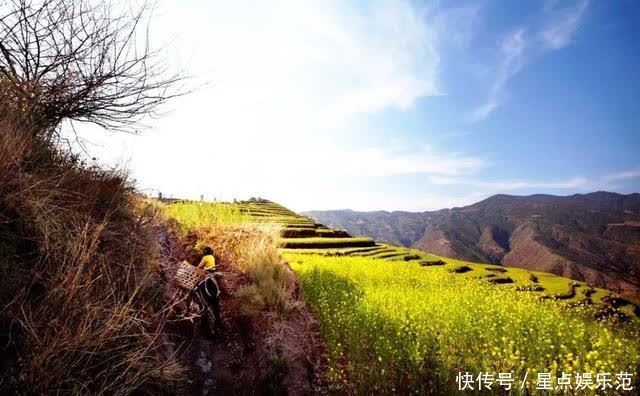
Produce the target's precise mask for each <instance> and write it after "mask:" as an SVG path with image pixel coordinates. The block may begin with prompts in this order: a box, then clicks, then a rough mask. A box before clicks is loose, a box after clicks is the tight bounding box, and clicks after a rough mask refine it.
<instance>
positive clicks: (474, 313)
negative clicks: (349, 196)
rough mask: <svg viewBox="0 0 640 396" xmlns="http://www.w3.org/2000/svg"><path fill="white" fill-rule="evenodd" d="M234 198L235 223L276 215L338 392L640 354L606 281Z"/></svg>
mask: <svg viewBox="0 0 640 396" xmlns="http://www.w3.org/2000/svg"><path fill="white" fill-rule="evenodd" d="M228 205H231V204H228ZM231 206H233V207H235V208H237V209H238V211H237V212H234V213H237V214H238V215H239V216H238V219H239V220H233V221H236V223H272V224H273V223H274V224H276V225H277V226H278V228H279V230H280V231H279V234H280V239H279V246H280V247H281V249H280V252H281V253H282V254H283V256H284V257H285V259H287V261H289V263H290V264H291V267H292V268H293V270H294V271H295V272H296V273H297V275H298V277H299V278H300V281H301V284H302V291H303V296H304V298H305V300H306V301H307V303H309V304H310V305H311V306H312V307H313V308H314V310H315V312H316V315H317V316H318V319H319V322H320V325H321V330H322V334H323V337H324V340H325V342H326V344H327V348H328V352H329V368H330V372H329V376H330V380H331V383H332V384H333V386H336V387H338V388H339V389H340V390H341V391H347V392H351V393H370V394H371V393H382V392H384V393H391V392H394V391H395V392H401V393H408V392H423V393H428V392H429V390H433V389H443V390H444V389H449V390H454V389H455V375H456V373H457V372H458V371H464V372H466V371H468V372H472V373H478V372H480V371H484V372H486V371H489V372H495V373H497V372H512V373H513V375H514V378H522V377H523V376H524V374H525V372H526V371H527V370H528V371H529V374H528V375H529V383H528V388H529V389H530V390H531V389H535V378H536V373H537V372H552V373H553V375H554V376H557V374H559V373H561V372H562V371H565V372H570V373H577V372H592V373H597V372H606V371H610V372H612V373H619V372H620V371H627V372H630V373H635V370H636V368H637V364H638V361H640V343H638V341H637V340H638V339H639V338H640V321H639V320H638V318H637V307H636V306H635V305H633V304H630V303H628V302H625V301H624V300H621V301H619V302H618V303H619V304H620V305H613V304H612V303H611V302H610V299H611V298H614V297H616V296H615V295H614V294H613V293H611V292H610V291H607V290H604V289H598V288H594V287H592V286H590V285H588V284H586V283H584V282H578V281H574V280H571V279H568V278H564V277H561V276H557V275H553V274H549V273H543V272H537V271H530V270H527V269H523V268H515V267H503V266H500V265H489V264H483V263H472V262H466V261H462V260H456V259H451V258H446V257H440V256H437V255H434V254H430V253H425V252H422V251H419V250H416V249H410V248H405V247H400V246H393V245H389V244H381V243H375V242H374V241H373V240H371V239H370V238H363V237H351V236H350V235H348V234H347V233H346V232H344V231H341V230H335V229H332V228H329V227H326V226H324V225H322V224H316V223H315V222H314V221H313V220H311V219H309V218H306V217H302V216H298V215H296V214H295V213H293V212H291V211H289V210H287V209H286V208H283V207H282V206H280V205H277V204H275V203H272V202H269V201H254V202H250V203H247V202H242V203H239V204H234V205H231ZM229 218H230V219H233V217H232V216H229ZM233 221H231V222H233ZM267 278H271V276H268V277H267ZM258 283H259V282H257V283H256V284H258ZM266 289H267V290H269V289H271V288H270V287H268V288H266ZM246 294H247V295H246V296H245V297H249V296H252V295H254V294H256V293H254V291H253V290H252V289H247V290H246ZM259 294H264V293H259ZM267 294H268V293H267ZM247 301H258V302H259V301H265V303H266V302H267V301H269V300H268V299H267V300H264V299H263V298H262V297H261V298H255V297H249V298H248V299H247ZM274 301H277V298H276V299H274ZM267 304H271V305H272V303H267ZM276 305H277V304H276ZM258 306H260V304H258ZM626 322H630V323H626Z"/></svg>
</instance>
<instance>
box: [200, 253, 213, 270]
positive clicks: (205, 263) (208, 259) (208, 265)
mask: <svg viewBox="0 0 640 396" xmlns="http://www.w3.org/2000/svg"><path fill="white" fill-rule="evenodd" d="M198 268H204V269H205V270H207V271H213V270H215V269H216V258H215V257H213V256H212V255H210V254H207V255H206V256H204V257H202V260H200V264H198Z"/></svg>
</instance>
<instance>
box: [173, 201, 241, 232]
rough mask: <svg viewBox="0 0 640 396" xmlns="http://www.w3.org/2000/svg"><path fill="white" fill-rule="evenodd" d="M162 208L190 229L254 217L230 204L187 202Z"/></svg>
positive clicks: (235, 223) (231, 223)
mask: <svg viewBox="0 0 640 396" xmlns="http://www.w3.org/2000/svg"><path fill="white" fill-rule="evenodd" d="M162 208H163V210H164V213H165V214H166V215H167V216H169V217H172V218H174V219H176V220H177V221H178V222H179V223H180V224H181V225H182V226H184V227H186V228H188V229H193V228H199V227H209V226H211V225H214V224H217V225H237V224H243V223H248V222H251V221H252V217H251V216H250V215H249V214H247V213H244V212H242V211H241V210H240V208H239V207H238V205H234V204H229V203H217V202H195V201H186V202H177V203H172V204H169V205H162Z"/></svg>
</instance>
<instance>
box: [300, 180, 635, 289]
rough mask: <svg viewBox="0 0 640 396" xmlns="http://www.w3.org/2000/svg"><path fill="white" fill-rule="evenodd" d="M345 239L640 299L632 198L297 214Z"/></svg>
mask: <svg viewBox="0 0 640 396" xmlns="http://www.w3.org/2000/svg"><path fill="white" fill-rule="evenodd" d="M304 214H305V215H307V216H311V217H313V218H315V219H316V220H317V221H319V222H321V223H324V224H328V225H330V226H332V227H336V228H343V229H345V230H347V231H348V232H349V233H351V234H353V235H362V236H369V237H372V238H374V239H376V240H379V241H383V242H389V243H393V244H398V245H403V246H408V247H415V248H418V249H421V250H424V251H428V252H432V253H436V254H439V255H443V256H448V257H454V258H459V259H464V260H469V261H481V262H490V263H495V264H503V265H505V266H514V267H523V268H528V269H532V270H538V271H546V272H552V273H554V274H558V275H563V276H566V277H569V278H573V279H576V280H581V281H586V282H588V283H591V284H593V285H594V286H601V287H607V288H609V289H611V290H616V291H619V292H621V293H622V294H625V295H627V296H629V295H631V296H633V297H635V298H637V297H638V296H640V194H638V193H634V194H628V195H623V194H616V193H610V192H594V193H590V194H576V195H571V196H554V195H542V194H538V195H530V196H512V195H503V194H500V195H494V196H492V197H490V198H487V199H485V200H483V201H480V202H478V203H475V204H473V205H470V206H465V207H461V208H453V209H443V210H439V211H433V212H422V213H412V212H385V211H378V212H355V211H352V210H335V211H311V212H306V213H304Z"/></svg>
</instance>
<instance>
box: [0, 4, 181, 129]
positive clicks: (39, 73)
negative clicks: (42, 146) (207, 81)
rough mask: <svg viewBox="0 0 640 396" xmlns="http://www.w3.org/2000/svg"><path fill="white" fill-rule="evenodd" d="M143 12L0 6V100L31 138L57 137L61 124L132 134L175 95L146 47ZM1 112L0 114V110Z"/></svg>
mask: <svg viewBox="0 0 640 396" xmlns="http://www.w3.org/2000/svg"><path fill="white" fill-rule="evenodd" d="M148 11H149V7H148V6H147V4H146V3H145V4H143V5H142V6H141V7H140V8H138V9H137V11H133V12H132V11H128V12H124V11H123V12H119V13H117V15H114V12H113V7H112V6H111V5H109V4H105V3H104V2H100V1H97V2H91V1H89V0H43V1H39V2H32V1H27V0H7V1H6V2H4V3H3V2H2V0H0V89H1V90H0V99H1V100H2V103H3V105H4V107H5V111H7V109H8V110H9V111H11V112H17V113H20V112H22V113H24V114H25V115H26V116H27V117H26V118H28V120H29V121H30V122H32V123H35V124H36V125H34V126H36V127H37V128H34V130H37V131H38V132H37V133H40V134H45V135H46V136H44V137H47V138H52V137H58V136H59V135H58V133H59V132H58V126H59V125H60V122H61V121H62V120H65V119H69V120H72V121H81V122H90V123H94V124H97V125H100V126H102V127H105V128H108V129H114V130H123V131H128V132H132V131H133V125H134V124H135V123H137V122H138V121H140V119H141V118H142V117H143V116H145V115H154V114H156V111H157V108H158V105H160V104H162V103H164V102H165V101H167V100H168V99H170V98H172V97H175V96H177V95H181V94H183V93H184V91H181V90H180V89H179V88H178V87H177V85H178V84H177V83H178V82H180V81H181V80H182V77H181V76H180V75H178V74H168V73H167V68H166V66H164V65H163V64H162V63H161V62H160V60H159V57H158V52H157V51H152V50H151V49H150V48H149V46H148V35H149V33H148V24H146V25H145V17H146V15H147V14H148ZM0 110H1V109H0Z"/></svg>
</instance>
